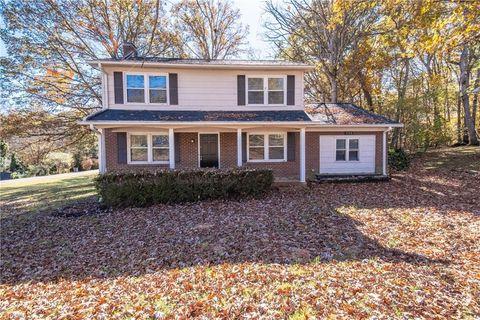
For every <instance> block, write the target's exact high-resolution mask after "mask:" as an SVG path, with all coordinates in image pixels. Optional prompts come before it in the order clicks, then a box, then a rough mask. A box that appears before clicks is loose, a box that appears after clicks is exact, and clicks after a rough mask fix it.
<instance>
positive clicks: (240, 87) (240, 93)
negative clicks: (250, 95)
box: [237, 75, 245, 106]
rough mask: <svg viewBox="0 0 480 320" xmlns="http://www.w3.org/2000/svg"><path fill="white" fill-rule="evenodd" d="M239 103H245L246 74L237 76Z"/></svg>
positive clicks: (240, 104)
mask: <svg viewBox="0 0 480 320" xmlns="http://www.w3.org/2000/svg"><path fill="white" fill-rule="evenodd" d="M237 104H238V105H239V106H244V105H245V76H244V75H238V76H237Z"/></svg>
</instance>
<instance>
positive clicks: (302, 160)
mask: <svg viewBox="0 0 480 320" xmlns="http://www.w3.org/2000/svg"><path fill="white" fill-rule="evenodd" d="M305 181H306V180H305V128H301V129H300V182H305Z"/></svg>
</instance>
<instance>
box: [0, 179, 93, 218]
mask: <svg viewBox="0 0 480 320" xmlns="http://www.w3.org/2000/svg"><path fill="white" fill-rule="evenodd" d="M96 175H97V171H85V172H82V173H78V174H72V175H71V176H70V175H59V176H55V175H52V176H46V177H40V178H36V179H31V178H27V179H25V180H23V179H18V180H9V181H5V182H2V183H1V184H0V189H1V192H0V205H1V206H2V208H7V209H8V210H2V215H3V214H5V212H7V211H9V212H18V211H24V212H25V211H26V212H30V213H31V212H38V211H42V210H45V209H52V208H58V207H60V206H63V205H65V204H67V203H69V202H72V201H78V200H82V199H86V198H88V197H92V196H94V195H95V194H96V191H95V188H94V185H93V178H94V177H95V176H96ZM4 211H5V212H4Z"/></svg>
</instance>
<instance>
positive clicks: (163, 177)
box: [95, 169, 273, 207]
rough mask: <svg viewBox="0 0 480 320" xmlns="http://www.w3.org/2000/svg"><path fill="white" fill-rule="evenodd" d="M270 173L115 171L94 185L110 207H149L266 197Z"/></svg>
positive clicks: (269, 171)
mask: <svg viewBox="0 0 480 320" xmlns="http://www.w3.org/2000/svg"><path fill="white" fill-rule="evenodd" d="M272 182H273V173H272V171H271V170H255V169H242V170H240V169H231V170H189V171H184V170H173V171H170V170H156V171H153V170H152V171H140V172H139V171H136V172H127V171H116V172H107V173H105V174H102V175H99V176H98V177H97V178H96V179H95V186H96V188H97V190H98V192H99V194H100V197H101V201H102V202H103V203H104V204H105V205H107V206H109V207H146V206H150V205H153V204H157V203H182V202H191V201H198V200H205V199H240V198H245V197H256V196H260V195H263V194H265V193H266V192H267V191H268V190H269V189H270V187H271V185H272Z"/></svg>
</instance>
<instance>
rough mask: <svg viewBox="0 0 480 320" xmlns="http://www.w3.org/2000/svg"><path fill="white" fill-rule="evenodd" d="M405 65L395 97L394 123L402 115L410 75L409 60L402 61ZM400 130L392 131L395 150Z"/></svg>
mask: <svg viewBox="0 0 480 320" xmlns="http://www.w3.org/2000/svg"><path fill="white" fill-rule="evenodd" d="M404 63H405V73H404V74H403V78H402V79H401V81H400V87H399V88H398V97H397V106H396V111H395V121H397V122H400V117H401V115H402V109H403V105H404V102H405V94H406V92H407V85H408V75H409V73H410V60H409V59H408V58H407V59H405V61H404ZM399 142H400V128H395V129H393V135H392V144H393V146H394V148H395V149H399V147H400V145H399Z"/></svg>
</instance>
